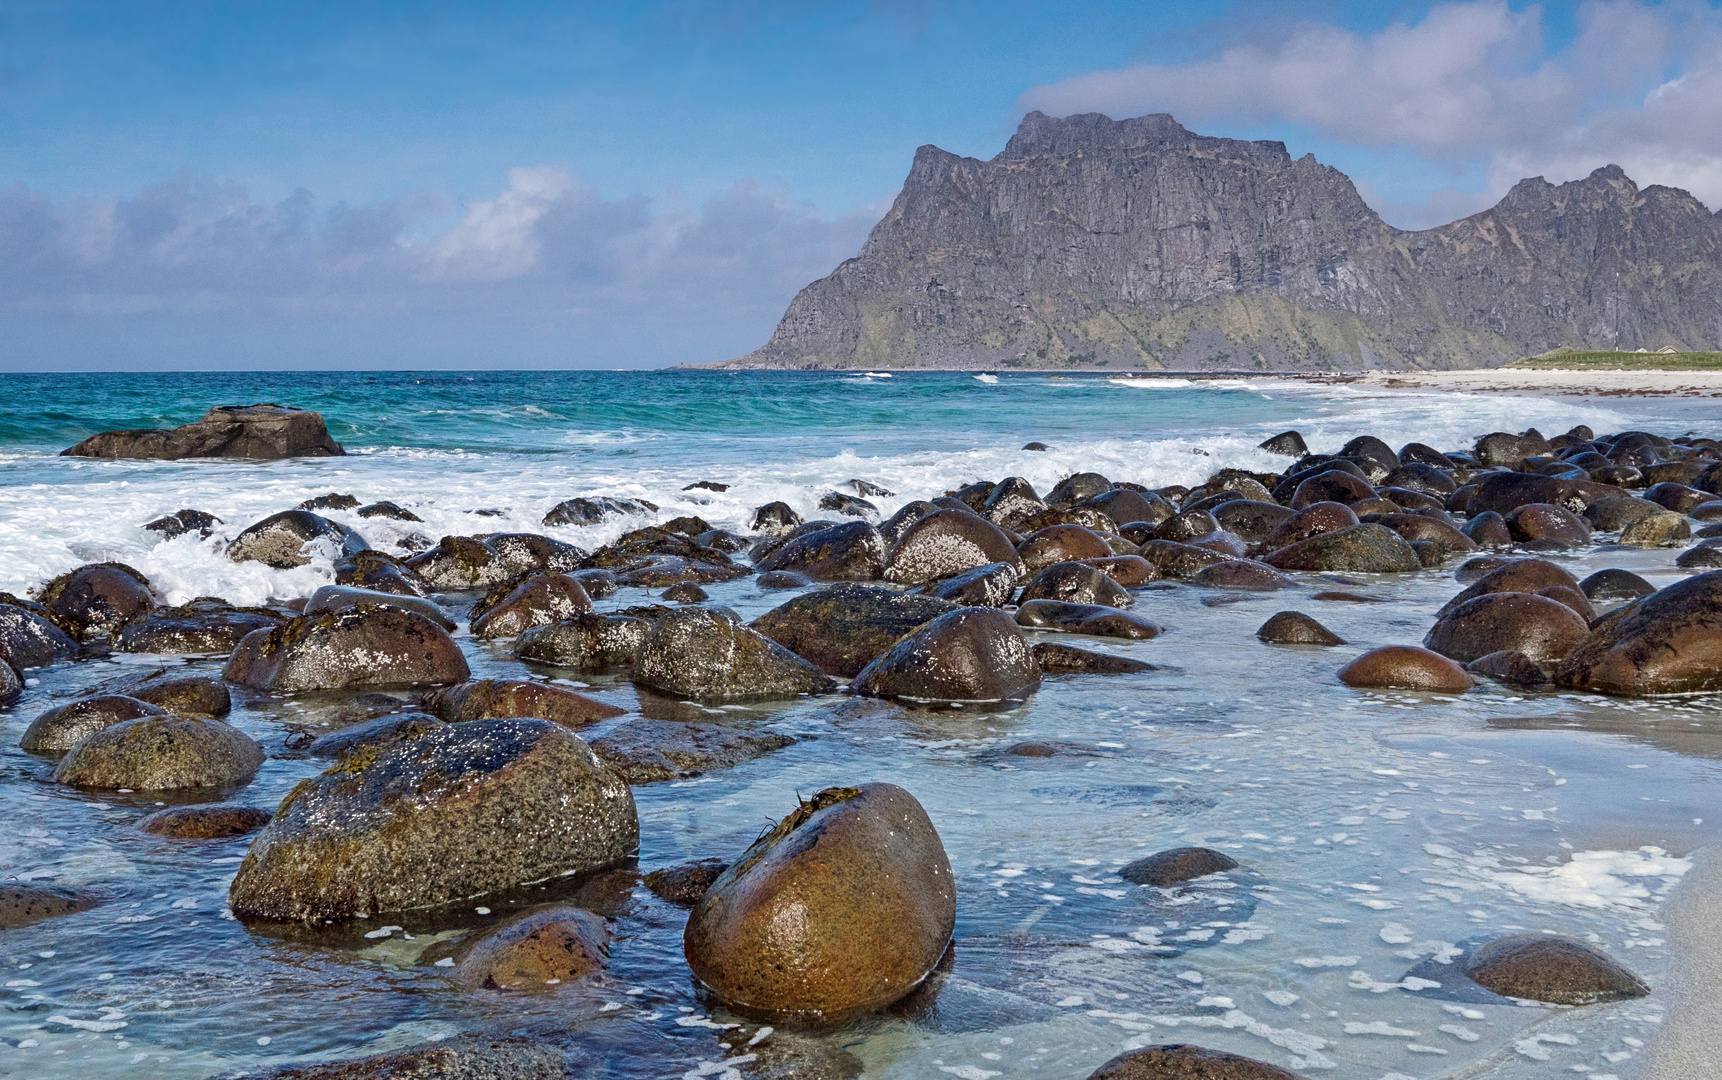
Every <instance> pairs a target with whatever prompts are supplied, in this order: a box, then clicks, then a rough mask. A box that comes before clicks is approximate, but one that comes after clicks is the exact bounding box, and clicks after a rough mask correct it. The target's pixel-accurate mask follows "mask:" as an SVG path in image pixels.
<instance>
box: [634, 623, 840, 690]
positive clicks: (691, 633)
mask: <svg viewBox="0 0 1722 1080" xmlns="http://www.w3.org/2000/svg"><path fill="white" fill-rule="evenodd" d="M633 679H634V682H635V683H636V684H637V685H640V686H644V687H646V688H647V689H650V690H655V691H657V692H659V693H662V694H668V695H671V696H673V697H682V698H692V699H694V700H696V701H735V700H742V699H749V698H753V699H759V698H791V697H796V696H798V695H801V694H821V693H825V692H827V691H829V690H830V689H831V686H832V683H831V679H830V677H829V676H827V675H826V674H825V673H824V672H823V671H821V670H819V669H818V668H817V667H815V666H814V665H812V664H810V663H808V662H807V661H806V660H803V659H802V658H801V657H799V656H797V655H795V654H794V653H792V652H790V651H789V650H788V649H786V648H784V647H783V646H782V645H779V644H778V643H777V642H775V641H772V640H771V639H770V638H767V637H765V636H764V635H762V634H759V633H757V632H755V631H753V630H749V629H748V628H747V627H745V626H742V625H740V624H739V623H736V622H732V621H731V620H729V619H726V618H724V617H723V616H722V615H719V614H717V613H715V612H713V611H711V610H710V609H708V608H681V609H679V610H677V611H672V612H670V613H669V614H668V615H665V616H664V617H663V618H662V619H660V620H658V623H657V625H656V626H654V627H653V628H652V631H651V633H650V634H648V635H646V640H645V642H644V644H642V645H641V646H640V652H639V657H638V659H637V660H636V661H635V663H634V674H633Z"/></svg>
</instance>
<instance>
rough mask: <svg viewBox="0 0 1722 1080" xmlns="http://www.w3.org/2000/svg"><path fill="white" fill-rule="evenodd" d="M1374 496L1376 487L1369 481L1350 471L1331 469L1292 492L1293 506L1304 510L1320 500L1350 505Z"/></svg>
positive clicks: (1295, 508)
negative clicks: (1370, 484)
mask: <svg viewBox="0 0 1722 1080" xmlns="http://www.w3.org/2000/svg"><path fill="white" fill-rule="evenodd" d="M1374 497H1375V489H1374V488H1372V487H1370V486H1369V482H1368V481H1366V480H1362V479H1360V478H1358V477H1356V476H1353V475H1352V474H1350V473H1348V472H1341V471H1339V470H1338V469H1330V470H1328V471H1327V472H1324V473H1318V474H1317V475H1315V476H1312V477H1310V478H1309V479H1308V480H1305V481H1303V482H1302V483H1300V484H1299V485H1298V486H1297V489H1296V490H1295V491H1293V492H1292V497H1291V508H1292V509H1293V510H1303V509H1306V508H1307V507H1310V506H1313V505H1314V504H1316V503H1319V502H1336V503H1344V504H1345V505H1348V506H1349V505H1350V504H1352V503H1355V502H1362V501H1363V500H1365V499H1373V498H1374Z"/></svg>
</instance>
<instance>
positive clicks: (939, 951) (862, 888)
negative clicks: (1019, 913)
mask: <svg viewBox="0 0 1722 1080" xmlns="http://www.w3.org/2000/svg"><path fill="white" fill-rule="evenodd" d="M955 924H956V887H955V882H954V881H953V879H952V875H951V864H950V860H949V859H948V858H947V857H946V855H945V849H944V845H943V844H941V843H940V842H939V834H938V832H937V831H936V830H935V829H934V828H933V823H932V822H931V821H930V820H928V818H927V814H926V811H925V810H923V809H922V808H921V804H920V803H918V802H916V801H915V798H914V796H912V795H910V794H909V793H908V792H906V791H904V790H903V789H902V788H899V787H896V786H895V785H892V784H866V785H864V786H862V787H858V788H828V789H826V790H824V791H821V792H819V793H818V794H817V795H815V796H814V797H813V799H812V800H811V801H809V802H806V803H803V804H802V805H801V806H799V807H797V808H796V810H795V812H794V813H792V814H790V815H789V816H788V817H786V818H784V819H783V820H782V821H781V822H779V823H778V824H777V826H776V827H775V828H773V829H772V830H771V831H770V832H768V833H767V834H766V835H765V836H762V837H761V838H760V839H759V840H757V841H755V842H754V844H753V846H751V847H749V848H748V849H747V851H746V852H745V853H744V854H743V855H742V856H741V858H740V859H738V860H737V861H736V863H735V864H734V865H732V866H731V867H730V868H729V869H728V870H726V871H725V872H724V873H723V875H722V876H721V877H719V878H718V879H717V881H715V882H714V883H713V884H712V886H711V888H710V889H709V890H708V891H707V892H706V894H705V896H704V897H703V898H702V899H701V900H700V902H699V904H698V905H697V906H696V907H695V908H694V910H693V913H692V914H691V915H689V916H688V924H687V929H686V931H684V934H683V952H684V953H685V955H686V956H687V960H688V965H689V966H690V967H691V968H693V971H694V974H695V976H697V977H698V978H699V980H700V981H701V982H702V983H703V984H705V985H706V986H707V987H709V988H711V990H712V991H713V992H714V993H715V994H716V995H717V997H718V998H719V999H721V1000H722V1001H723V1002H725V1003H726V1004H727V1005H729V1006H730V1007H731V1008H733V1009H735V1010H736V1011H737V1012H740V1013H742V1014H743V1015H755V1016H767V1017H785V1018H793V1019H800V1020H813V1021H823V1022H832V1021H837V1020H841V1019H845V1018H849V1017H853V1016H857V1015H861V1014H865V1013H869V1012H873V1011H876V1010H878V1009H882V1008H884V1007H885V1006H887V1005H890V1004H891V1003H892V1002H895V1001H897V1000H898V999H899V998H901V997H903V996H904V995H905V994H907V993H908V992H909V991H911V990H913V989H914V988H915V987H916V986H919V985H920V984H921V982H922V980H924V979H925V978H926V977H927V975H928V974H929V973H930V972H931V971H932V970H933V968H934V966H935V965H936V964H937V963H938V962H939V959H940V958H941V957H942V956H943V955H944V953H945V948H946V946H947V945H948V944H949V942H950V939H951V931H952V929H953V928H954V927H955Z"/></svg>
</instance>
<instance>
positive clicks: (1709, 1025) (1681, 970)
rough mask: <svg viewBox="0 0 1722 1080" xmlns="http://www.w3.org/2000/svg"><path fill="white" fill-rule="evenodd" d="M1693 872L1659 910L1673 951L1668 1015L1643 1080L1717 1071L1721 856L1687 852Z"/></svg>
mask: <svg viewBox="0 0 1722 1080" xmlns="http://www.w3.org/2000/svg"><path fill="white" fill-rule="evenodd" d="M1690 857H1691V858H1692V860H1693V867H1692V869H1691V870H1689V871H1687V873H1686V876H1685V877H1684V878H1683V879H1682V880H1681V882H1680V884H1679V885H1678V886H1676V887H1675V889H1674V892H1673V894H1672V895H1671V896H1670V897H1669V898H1668V902H1667V903H1666V904H1664V905H1663V908H1662V911H1661V917H1662V922H1663V925H1665V926H1666V927H1667V928H1668V936H1669V938H1670V940H1671V942H1672V943H1673V945H1674V948H1672V949H1670V950H1669V956H1670V957H1671V958H1672V959H1673V966H1672V968H1671V970H1670V971H1669V973H1668V984H1667V986H1666V987H1661V988H1659V989H1660V990H1662V991H1663V992H1664V993H1665V994H1666V1000H1667V1002H1668V1014H1667V1016H1666V1018H1665V1019H1664V1021H1663V1024H1662V1030H1661V1032H1660V1033H1659V1034H1658V1035H1657V1037H1656V1038H1655V1039H1654V1040H1652V1041H1651V1043H1650V1047H1649V1053H1648V1056H1647V1060H1646V1063H1645V1067H1644V1072H1643V1074H1642V1076H1643V1080H1687V1078H1689V1077H1694V1076H1713V1075H1715V1074H1716V1073H1717V1072H1718V1071H1722V996H1719V995H1718V994H1717V992H1716V991H1717V988H1718V987H1722V851H1718V850H1717V848H1716V847H1714V846H1711V847H1707V848H1701V849H1699V850H1697V851H1694V852H1692V854H1691V856H1690Z"/></svg>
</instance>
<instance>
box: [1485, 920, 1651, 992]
mask: <svg viewBox="0 0 1722 1080" xmlns="http://www.w3.org/2000/svg"><path fill="white" fill-rule="evenodd" d="M1463 970H1464V973H1465V974H1466V975H1467V976H1469V977H1470V979H1471V981H1473V982H1475V983H1477V984H1478V985H1480V986H1483V987H1484V988H1486V989H1489V990H1493V991H1494V992H1495V993H1497V994H1500V995H1501V996H1502V997H1509V998H1518V999H1520V1000H1522V1001H1544V1002H1548V1003H1549V1004H1552V1005H1594V1004H1596V1003H1598V1002H1603V1001H1620V1000H1622V999H1623V998H1637V997H1644V996H1645V995H1647V994H1649V993H1650V987H1648V986H1646V985H1645V984H1644V980H1642V979H1640V978H1639V977H1638V976H1637V975H1634V974H1633V973H1632V972H1630V971H1628V970H1627V969H1626V968H1625V967H1623V966H1622V965H1621V963H1620V962H1619V961H1618V960H1615V959H1614V958H1613V957H1611V956H1609V955H1608V954H1607V953H1605V952H1603V951H1602V950H1601V949H1598V948H1596V947H1595V946H1592V945H1587V944H1585V943H1584V942H1582V941H1578V940H1575V939H1573V938H1569V937H1559V936H1556V935H1553V934H1535V933H1530V934H1511V935H1509V936H1507V937H1502V938H1496V939H1495V940H1494V941H1491V942H1489V943H1488V944H1486V945H1483V946H1480V947H1479V948H1477V949H1474V950H1472V951H1471V953H1470V954H1469V955H1468V956H1466V957H1465V959H1464V961H1463Z"/></svg>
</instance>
